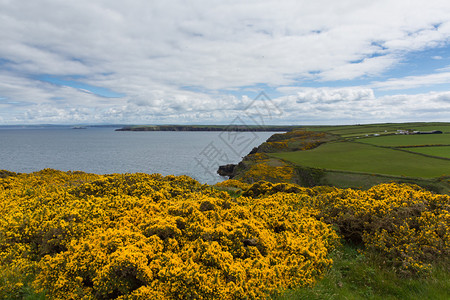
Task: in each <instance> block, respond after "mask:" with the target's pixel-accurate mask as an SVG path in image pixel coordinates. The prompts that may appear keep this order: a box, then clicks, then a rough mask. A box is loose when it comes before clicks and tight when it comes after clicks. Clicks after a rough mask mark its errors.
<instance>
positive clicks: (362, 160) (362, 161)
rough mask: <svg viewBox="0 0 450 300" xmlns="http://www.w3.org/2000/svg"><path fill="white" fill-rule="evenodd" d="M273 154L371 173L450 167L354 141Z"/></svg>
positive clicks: (434, 171)
mask: <svg viewBox="0 0 450 300" xmlns="http://www.w3.org/2000/svg"><path fill="white" fill-rule="evenodd" d="M374 139H375V138H374ZM270 155H272V156H274V157H277V158H281V159H284V160H287V161H290V162H292V163H294V164H297V165H300V166H305V167H312V168H323V169H330V170H344V171H352V172H363V173H369V174H370V173H373V174H385V175H395V176H411V177H422V178H433V177H439V176H442V175H444V174H448V173H449V170H450V161H449V160H443V159H439V158H432V157H426V156H422V155H418V154H413V153H408V152H405V151H400V150H394V149H389V148H381V147H375V146H372V145H368V144H362V143H353V142H335V143H326V144H323V145H321V146H319V147H317V148H315V149H312V150H308V151H296V152H283V153H272V154H270Z"/></svg>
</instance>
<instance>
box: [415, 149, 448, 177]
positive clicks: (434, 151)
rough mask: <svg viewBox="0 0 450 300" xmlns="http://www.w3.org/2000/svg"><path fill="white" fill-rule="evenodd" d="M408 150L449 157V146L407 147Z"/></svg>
mask: <svg viewBox="0 0 450 300" xmlns="http://www.w3.org/2000/svg"><path fill="white" fill-rule="evenodd" d="M408 151H412V152H417V153H422V154H427V155H432V156H439V157H445V158H450V146H436V147H418V148H408ZM449 173H450V172H449Z"/></svg>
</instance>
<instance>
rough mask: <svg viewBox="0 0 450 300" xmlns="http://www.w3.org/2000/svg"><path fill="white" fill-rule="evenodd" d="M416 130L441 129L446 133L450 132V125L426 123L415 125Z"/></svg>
mask: <svg viewBox="0 0 450 300" xmlns="http://www.w3.org/2000/svg"><path fill="white" fill-rule="evenodd" d="M414 130H418V131H422V130H423V131H431V130H440V131H442V132H444V133H450V125H441V124H434V125H433V124H430V125H426V126H419V127H414Z"/></svg>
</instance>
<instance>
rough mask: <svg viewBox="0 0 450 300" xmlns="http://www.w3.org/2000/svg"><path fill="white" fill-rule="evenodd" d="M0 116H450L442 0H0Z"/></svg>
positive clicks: (58, 119) (107, 119) (449, 30)
mask: <svg viewBox="0 0 450 300" xmlns="http://www.w3.org/2000/svg"><path fill="white" fill-rule="evenodd" d="M0 28H1V30H0V124H2V125H16V124H236V123H242V124H249V125H253V123H256V124H263V123H264V124H266V125H267V124H285V125H290V124H295V125H307V124H362V123H382V122H413V121H450V1H448V0H442V1H440V0H427V1H425V0H395V1H394V0H377V1H373V0H340V1H333V0H314V1H311V0H284V1H283V0H274V1H272V0H257V1H253V0H249V1H241V0H240V1H234V0H230V1H215V0H191V1H185V0H166V1H147V0H127V1H121V0H120V1H119V0H65V1H60V0H33V1H17V0H0Z"/></svg>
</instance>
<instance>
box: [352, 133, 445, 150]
mask: <svg viewBox="0 0 450 300" xmlns="http://www.w3.org/2000/svg"><path fill="white" fill-rule="evenodd" d="M359 141H360V142H361V143H366V144H371V145H376V146H387V147H399V146H400V147H401V146H417V145H450V134H412V135H402V134H398V135H389V136H378V137H369V138H364V139H360V140H359Z"/></svg>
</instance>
